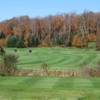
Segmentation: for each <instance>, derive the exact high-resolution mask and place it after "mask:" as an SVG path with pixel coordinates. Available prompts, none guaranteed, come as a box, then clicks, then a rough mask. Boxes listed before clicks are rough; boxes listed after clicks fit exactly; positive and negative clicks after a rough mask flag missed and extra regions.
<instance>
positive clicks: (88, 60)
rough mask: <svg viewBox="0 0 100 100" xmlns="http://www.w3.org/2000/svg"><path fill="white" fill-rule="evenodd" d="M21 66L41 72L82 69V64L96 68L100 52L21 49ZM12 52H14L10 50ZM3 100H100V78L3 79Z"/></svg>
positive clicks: (0, 96)
mask: <svg viewBox="0 0 100 100" xmlns="http://www.w3.org/2000/svg"><path fill="white" fill-rule="evenodd" d="M17 50H18V51H17V52H16V55H18V56H19V62H18V67H19V68H23V69H40V68H41V65H42V64H43V63H46V64H48V67H49V69H58V70H64V69H66V70H67V69H79V68H81V67H82V65H89V66H91V67H95V66H96V64H97V62H98V61H100V52H99V51H95V49H76V48H57V47H56V48H32V53H29V49H17ZM6 51H7V52H8V53H15V52H14V49H12V48H6ZM0 100H100V78H97V77H94V78H92V77H91V78H90V77H88V78H83V77H70V78H60V77H15V76H6V77H0Z"/></svg>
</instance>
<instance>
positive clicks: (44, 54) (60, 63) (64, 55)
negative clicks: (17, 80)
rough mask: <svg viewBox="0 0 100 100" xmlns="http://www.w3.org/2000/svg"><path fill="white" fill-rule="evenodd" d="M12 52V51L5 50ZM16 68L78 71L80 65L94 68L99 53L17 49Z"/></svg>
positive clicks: (67, 49) (91, 51) (90, 50)
mask: <svg viewBox="0 0 100 100" xmlns="http://www.w3.org/2000/svg"><path fill="white" fill-rule="evenodd" d="M6 50H7V51H8V52H13V53H14V49H6ZM16 54H17V55H18V56H19V63H18V67H19V68H23V69H25V68H26V69H27V68H28V69H40V67H41V65H42V64H44V63H46V64H48V67H49V69H59V70H64V69H79V68H80V67H81V66H82V65H85V64H86V65H88V66H91V67H95V66H96V64H97V62H98V61H100V52H99V51H96V50H95V49H76V48H58V47H56V48H32V53H29V49H18V52H17V53H16Z"/></svg>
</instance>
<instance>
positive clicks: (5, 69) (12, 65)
mask: <svg viewBox="0 0 100 100" xmlns="http://www.w3.org/2000/svg"><path fill="white" fill-rule="evenodd" d="M2 59H3V63H2V64H1V65H0V74H1V75H13V74H14V73H15V71H16V70H17V67H16V64H17V61H18V60H17V59H18V57H17V56H16V55H14V54H8V55H4V56H3V57H2Z"/></svg>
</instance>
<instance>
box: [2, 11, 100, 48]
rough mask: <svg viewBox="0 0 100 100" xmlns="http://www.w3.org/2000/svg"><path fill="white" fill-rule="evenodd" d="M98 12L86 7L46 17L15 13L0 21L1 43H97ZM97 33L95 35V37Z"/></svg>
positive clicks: (65, 44)
mask: <svg viewBox="0 0 100 100" xmlns="http://www.w3.org/2000/svg"><path fill="white" fill-rule="evenodd" d="M99 32H100V13H99V12H97V13H94V12H91V11H85V12H83V13H82V14H76V13H68V14H60V15H55V16H51V15H50V16H47V17H36V18H30V17H29V16H20V17H14V18H12V19H10V20H5V21H2V22H0V46H7V47H18V48H24V47H51V46H63V47H69V46H75V47H88V43H89V42H96V39H97V42H96V43H97V45H96V46H97V47H100V35H99ZM96 37H97V38H96Z"/></svg>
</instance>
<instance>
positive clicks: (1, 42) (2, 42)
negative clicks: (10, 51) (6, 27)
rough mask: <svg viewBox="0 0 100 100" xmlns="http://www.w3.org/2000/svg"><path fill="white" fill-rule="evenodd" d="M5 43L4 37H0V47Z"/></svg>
mask: <svg viewBox="0 0 100 100" xmlns="http://www.w3.org/2000/svg"><path fill="white" fill-rule="evenodd" d="M5 45H6V40H5V39H0V47H3V46H5Z"/></svg>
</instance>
